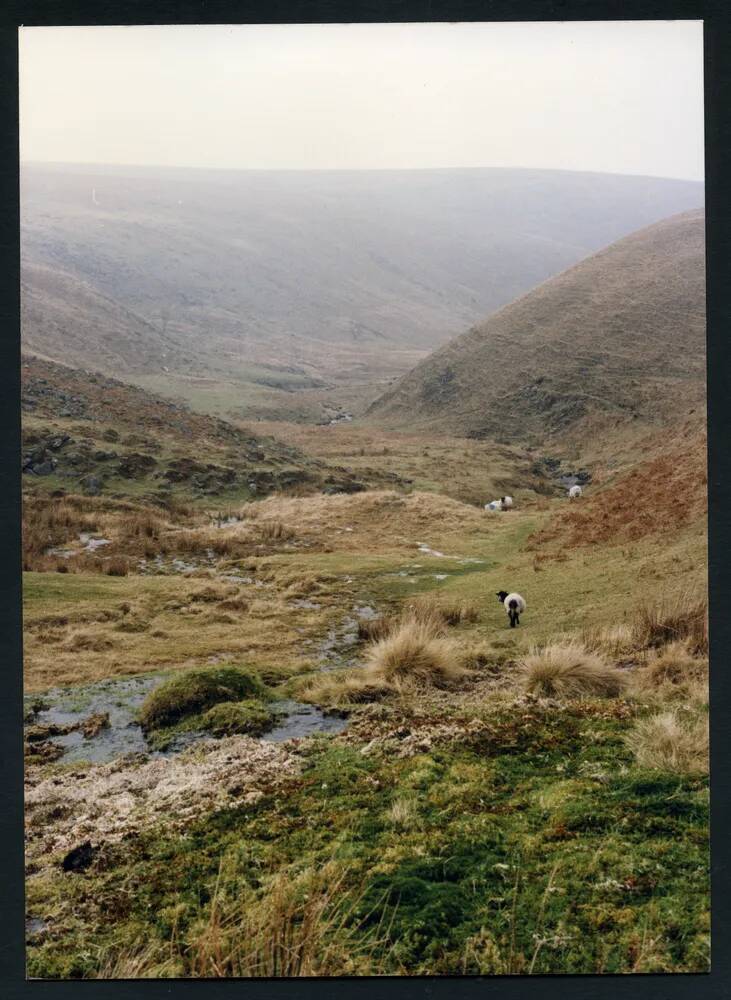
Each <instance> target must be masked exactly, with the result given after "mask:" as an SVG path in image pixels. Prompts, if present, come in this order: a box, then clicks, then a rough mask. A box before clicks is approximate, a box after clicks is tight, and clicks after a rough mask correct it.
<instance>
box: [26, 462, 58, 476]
mask: <svg viewBox="0 0 731 1000" xmlns="http://www.w3.org/2000/svg"><path fill="white" fill-rule="evenodd" d="M55 470H56V462H55V460H54V459H52V458H48V459H46V460H45V461H44V462H40V463H39V464H38V465H32V466H30V468H29V471H30V472H32V473H33V475H34V476H50V475H51V474H52V473H53V472H55Z"/></svg>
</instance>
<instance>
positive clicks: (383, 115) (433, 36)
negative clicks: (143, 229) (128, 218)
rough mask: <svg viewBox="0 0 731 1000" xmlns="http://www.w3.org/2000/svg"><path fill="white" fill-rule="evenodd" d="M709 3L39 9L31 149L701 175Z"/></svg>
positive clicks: (26, 65) (30, 59)
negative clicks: (639, 7)
mask: <svg viewBox="0 0 731 1000" xmlns="http://www.w3.org/2000/svg"><path fill="white" fill-rule="evenodd" d="M702 29H703V25H702V22H701V21H611V22H516V23H514V22H504V23H496V22H471V23H457V24H447V23H433V22H431V23H425V24H398V23H396V24H375V25H373V24H351V25H343V24H326V25H228V26H227V25H190V26H188V25H185V26H183V25H172V26H171V25H168V26H165V25H159V26H151V27H143V26H117V27H98V26H93V27H92V26H87V27H55V28H45V27H43V28H41V27H30V28H21V29H20V30H19V50H20V133H21V136H20V138H21V143H20V149H21V162H23V163H26V164H49V165H50V164H56V165H68V166H110V167H139V168H160V169H167V168H180V169H186V168H187V169H198V170H237V171H238V170H240V171H254V170H258V171H316V170H319V171H324V170H330V171H349V172H350V171H359V170H360V171H368V170H393V171H396V170H480V169H482V170H487V169H521V170H558V171H570V172H586V173H610V174H620V175H629V176H640V177H658V178H670V179H679V180H691V181H702V180H703V178H704V150H703V47H702Z"/></svg>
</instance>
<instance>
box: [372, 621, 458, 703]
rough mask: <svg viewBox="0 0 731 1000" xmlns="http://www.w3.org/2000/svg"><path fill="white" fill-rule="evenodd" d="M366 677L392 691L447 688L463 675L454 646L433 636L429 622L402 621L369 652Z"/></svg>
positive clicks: (438, 636)
mask: <svg viewBox="0 0 731 1000" xmlns="http://www.w3.org/2000/svg"><path fill="white" fill-rule="evenodd" d="M365 673H366V677H367V679H368V680H380V681H384V682H385V683H387V684H389V685H393V687H394V688H397V689H398V688H399V687H401V686H404V685H405V686H417V687H422V686H433V687H449V686H450V685H452V684H453V683H454V682H455V681H458V680H459V679H461V678H462V677H463V676H464V675H465V674H466V673H467V671H466V669H465V667H464V666H463V665H462V663H461V662H460V656H459V650H458V648H457V646H456V645H455V643H453V642H452V641H451V640H449V639H445V638H443V637H441V636H440V635H435V632H434V628H433V626H432V624H431V623H430V622H423V621H404V622H403V623H402V624H401V625H400V626H399V627H398V628H397V629H396V631H394V632H392V633H391V634H390V635H388V636H386V638H384V639H381V640H380V642H377V643H375V644H374V645H373V646H371V648H370V649H369V650H368V653H367V656H366V668H365Z"/></svg>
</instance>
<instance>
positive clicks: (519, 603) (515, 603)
mask: <svg viewBox="0 0 731 1000" xmlns="http://www.w3.org/2000/svg"><path fill="white" fill-rule="evenodd" d="M495 596H496V597H497V599H498V600H499V601H500V603H501V604H504V605H505V610H506V611H507V613H508V618H509V619H510V627H511V628H515V626H516V625H520V616H521V615H522V614H523V612H524V611H525V599H524V598H523V597H521V596H520V594H516V593H512V594H509V593H508V592H507V590H499V591H498V592H497V594H496V595H495Z"/></svg>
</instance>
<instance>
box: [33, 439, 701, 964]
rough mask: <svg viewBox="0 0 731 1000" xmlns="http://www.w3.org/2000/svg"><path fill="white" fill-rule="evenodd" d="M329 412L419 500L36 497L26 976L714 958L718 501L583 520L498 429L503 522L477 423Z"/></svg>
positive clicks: (396, 496)
mask: <svg viewBox="0 0 731 1000" xmlns="http://www.w3.org/2000/svg"><path fill="white" fill-rule="evenodd" d="M267 429H269V428H267ZM272 429H273V428H272ZM299 433H300V432H299V431H296V430H295V429H292V439H291V443H294V444H297V446H298V447H301V448H303V450H305V451H307V448H306V442H305V441H303V440H294V438H295V437H296V435H297V434H299ZM302 433H304V432H302ZM308 433H309V432H308ZM339 433H341V438H340V440H343V435H351V437H350V438H349V439H348V445H347V447H348V449H349V452H350V454H349V457H348V465H349V467H353V468H354V469H355V471H356V473H357V458H358V454H359V451H360V450H361V449H362V455H360V458H361V459H362V461H363V463H364V465H365V464H368V465H369V466H376V465H377V466H378V467H379V468H380V469H381V470H385V471H389V470H390V465H389V463H390V462H391V461H392V453H393V452H394V451H398V449H399V448H402V449H410V454H411V455H412V456H413V463H414V465H413V469H412V470H411V476H412V478H413V480H414V481H415V482H414V484H413V487H414V489H413V492H409V493H402V492H395V491H391V490H388V489H369V490H366V491H363V492H359V493H355V494H350V495H346V494H335V495H330V496H327V495H323V494H317V495H311V496H299V497H297V496H283V495H279V496H272V497H269V498H268V499H264V500H259V501H256V502H252V503H247V504H244V505H243V506H239V507H234V506H232V507H231V509H227V510H225V511H214V510H211V509H205V508H204V507H203V506H201V505H197V506H189V507H187V508H185V507H182V506H181V507H180V508H179V509H178V510H177V511H173V510H172V509H163V508H162V507H159V508H156V507H152V506H151V505H150V504H149V503H142V502H140V503H133V504H127V505H126V506H125V505H121V506H120V507H119V509H115V508H114V505H113V504H111V505H110V504H109V502H108V501H106V500H104V499H103V498H100V497H96V498H95V497H72V496H66V497H63V498H59V499H51V498H50V497H49V496H48V494H43V495H42V494H35V495H34V498H30V499H29V500H28V501H27V504H26V508H27V509H28V510H29V511H30V512H31V515H32V516H34V517H35V518H36V520H37V519H38V518H40V517H41V513H42V516H43V517H45V518H46V519H47V523H48V524H49V525H51V527H50V528H49V531H51V532H52V533H53V537H54V553H53V554H52V556H51V558H52V559H55V560H56V566H55V568H54V569H51V568H49V567H48V566H47V564H46V563H43V564H41V563H40V562H39V563H38V565H39V566H42V568H43V571H38V570H34V569H29V571H28V572H27V573H26V574H25V584H24V599H25V671H26V691H27V698H26V701H27V713H28V714H27V719H26V722H27V726H26V736H27V743H26V752H27V767H26V802H27V823H28V835H27V861H28V879H27V918H28V924H27V932H28V972H29V975H31V976H34V977H50V978H57V977H61V978H66V977H92V978H94V977H112V978H114V977H124V978H130V977H158V976H204V977H206V976H290V975H291V976H296V975H369V974H374V975H380V974H386V975H431V974H450V975H458V974H506V973H508V974H509V973H516V974H519V973H597V972H607V973H612V972H623V973H629V972H660V971H662V972H670V971H672V972H682V971H705V970H707V968H708V962H709V942H708V935H709V897H708V893H709V886H708V879H709V871H708V832H707V831H708V828H707V822H708V816H707V812H708V780H707V745H706V744H705V743H704V736H703V733H704V728H703V727H704V725H705V726H706V727H707V716H706V712H707V687H706V680H705V678H706V676H707V660H706V655H707V646H706V643H707V640H706V639H705V637H704V636H705V633H704V634H703V635H701V634H700V633H699V626H698V615H699V614H701V615H702V611H701V612H699V611H698V607H699V606H702V601H703V584H704V577H705V530H704V521H703V518H702V517H700V518H699V517H694V518H693V519H691V520H689V521H688V523H679V524H677V525H675V526H674V529H673V532H672V534H666V535H663V534H662V532H658V531H657V526H645V528H643V531H642V532H635V533H634V535H632V537H629V538H622V537H618V536H617V535H616V534H615V535H613V536H612V537H609V538H605V539H603V540H601V541H599V542H594V543H593V544H588V543H586V544H583V543H582V542H581V541H580V539H579V540H577V538H576V537H575V536H574V535H572V534H571V532H570V531H568V528H567V529H566V530H564V526H563V525H564V522H565V523H566V525H569V522H571V519H572V518H575V517H576V516H578V515H577V513H576V511H580V510H581V508H579V507H577V508H576V510H570V509H569V505H568V503H567V501H566V500H565V499H564V498H559V497H557V496H551V497H549V496H540V495H539V494H537V493H535V492H529V489H530V485H531V484H533V485H535V482H534V478H533V474H532V473H531V472H530V463H529V462H528V461H527V460H526V459H525V457H523V458H520V457H516V455H515V454H513V453H511V450H510V449H506V450H505V451H504V452H503V455H502V458H500V455H499V453H497V452H495V451H494V450H493V455H494V456H495V462H496V463H497V464H493V465H492V467H491V469H490V472H489V477H486V480H485V482H484V483H481V484H480V485H479V487H474V486H473V487H472V489H474V491H475V493H478V492H479V493H481V494H482V495H481V497H480V499H482V500H483V502H484V500H487V499H492V496H491V495H489V494H488V495H485V493H484V491H485V490H487V489H489V488H493V487H494V486H495V483H498V484H499V483H500V482H502V481H503V480H507V481H509V476H510V472H511V470H512V471H513V474H514V475H522V476H524V477H525V479H524V480H523V482H524V486H522V487H521V489H522V490H524V491H525V492H524V494H522V497H523V499H522V502H519V503H517V504H516V507H517V509H515V510H512V511H506V512H502V513H493V514H491V513H487V512H485V511H483V510H482V509H481V507H477V506H475V505H474V504H475V502H476V499H477V497H476V496H472V495H470V483H469V480H468V478H467V477H466V474H465V471H464V470H465V469H466V468H467V467H468V465H469V462H472V463H473V467H474V463H475V458H476V455H478V453H479V450H480V448H482V447H483V446H482V445H480V444H479V443H476V442H474V443H469V444H463V446H462V447H464V449H465V450H467V449H472V451H473V454H472V455H471V457H470V458H469V462H464V464H463V466H462V468H461V469H457V468H456V467H455V468H454V469H451V470H450V468H449V463H448V461H446V462H445V459H448V452H449V451H450V445H449V442H447V441H446V440H445V441H443V442H438V441H434V442H430V443H429V444H423V443H421V444H419V443H417V442H416V439H413V440H412V439H409V438H408V436H406V437H404V436H401V437H397V436H394V437H393V438H392V440H391V443H390V444H383V443H382V440H380V439H379V440H378V441H376V440H370V441H369V440H368V439H367V433H370V432H366V431H360V430H357V431H356V430H353V431H350V430H347V429H346V430H343V431H342V432H339ZM353 435H355V437H353ZM358 435H360V437H359V436H358ZM331 440H332V441H337V440H338V439H337V438H331ZM379 452H380V454H379ZM435 454H436V455H437V458H434V455H435ZM452 454H453V458H454V461H455V463H457V462H458V461H459V454H458V453H457V452H455V451H454V449H452ZM353 456H355V460H353ZM319 457H322V455H320V456H319ZM335 460H337V459H335ZM340 460H342V458H341V459H340ZM500 462H502V463H503V465H504V467H501V466H500ZM521 462H522V463H523V464H522V465H521ZM399 463H400V464H399V470H400V472H401V473H402V474H403V473H404V465H403V456H401V457H400V458H399ZM516 469H522V472H520V473H518V472H516ZM408 471H409V470H408V469H407V470H406V472H407V473H408ZM463 476H464V482H462V478H463ZM585 499H586V498H585ZM582 502H583V501H582ZM591 503H592V500H591V498H588V499H586V506H585V507H584V508H583V510H585V511H591V510H592V507H591ZM34 504H36V506H33V505H34ZM49 505H50V506H49ZM587 516H588V515H587ZM597 516H599V515H597ZM601 516H603V515H601ZM54 519H55V520H54ZM44 523H45V522H44ZM571 523H573V522H571ZM62 536H63V537H62ZM94 540H96V543H97V545H96V547H95V546H94V545H92V547H91V549H90V548H89V546H90V542H92V543H93V542H94ZM39 544H40V543H39ZM38 551H39V553H40V552H41V550H40V548H39V550H38ZM34 558H35V557H34ZM38 558H39V559H41V558H42V559H48V558H49V556H48V553H47V551H46V550H43V553H42V554H40V555H38ZM115 559H117V560H120V559H123V560H124V566H123V568H122V569H120V571H119V572H120V574H121V575H114V573H113V572H111V573H110V572H109V570H110V567H111V566H112V565H113V561H114V560H115ZM94 560H96V562H94ZM28 565H29V566H32V565H35V564H34V563H33V561H32V560H31V561H30V562H29V563H28ZM56 570H60V571H56ZM502 589H506V590H517V591H519V592H520V593H521V594H523V595H524V596H525V598H526V600H527V604H528V608H527V611H526V613H525V615H524V616H523V618H522V620H521V624H520V627H519V628H518V629H515V630H511V629H510V628H509V627H508V622H507V617H506V615H505V612H504V609H503V608H502V607H501V606H500V605H499V603H498V601H497V598H496V596H495V594H496V592H497V591H499V590H502ZM699 595H701V596H700V597H699ZM699 602H700V603H699ZM702 631H703V629H702V627H701V632H702ZM389 644H390V645H389ZM409 644H410V645H409ZM407 646H409V648H408V649H407V648H406V647H407ZM556 649H558V650H559V652H558V653H555V650H556ZM551 650H553V651H554V652H553V653H551ZM567 650H568V652H566V651H567ZM577 650H578V652H577ZM554 654H555V655H556V656H557V657H558V658H559V659H561V658H563V659H561V664H560V666H559V668H558V673H559V674H560V677H559V679H558V680H556V676H558V674H556V675H552V677H553V679H551V678H550V677H549V678H548V680H547V679H546V677H547V674H546V669H545V668H546V662H547V661H548V660H550V659H551V656H553V655H554ZM572 656H573V657H574V658H575V659H576V658H577V657H578V661H579V663H578V667H576V666H575V665H572V664H573V661H572V664H568V667H567V669H568V672H569V674H570V673H571V671H572V670H573V671H574V674H571V677H574V675H575V674H576V672H577V671H578V673H579V675H581V676H580V680H579V682H578V686H577V683H574V681H572V682H571V683H573V684H574V686H573V687H571V684H568V683H567V682H566V681H565V677H566V676H568V674H566V673H565V672H564V673H562V672H561V671H564V667H566V666H567V665H566V664H565V663H564V660H566V658H567V657H568V658H570V657H572ZM587 663H590V666H589V667H586V664H587ZM229 667H231V668H235V669H234V670H232V671H230V672H229V673H227V671H228V668H229ZM412 667H413V670H412V672H411V675H409V670H410V669H411V668H412ZM551 669H553V668H551ZM236 671H239V673H237V672H236ZM242 671H243V673H241V672H242ZM216 672H218V673H216ZM548 673H549V674H550V670H549V671H548ZM201 674H204V675H205V676H204V677H203V680H201ZM214 675H215V678H216V680H215V684H216V685H217V688H216V690H218V691H219V692H220V691H221V690H224V691H228V688H227V685H229V686H231V685H233V686H235V685H236V684H242V685H246V684H249V685H250V690H249V688H246V693H245V694H242V692H243V691H244V687H242V688H241V690H240V691H239V693H238V694H237V695H236V696H234V695H233V694H230V693H229V694H224V695H220V693H219V694H216V695H210V696H209V693H208V689H206V692H205V695H201V694H200V691H202V690H203V688H201V685H205V683H207V681H206V677H207V678H209V679H210V678H212V677H214ZM587 676H588V677H589V680H588V681H587V680H586V677H587ZM252 678H253V680H252ZM597 678H599V679H598V680H597ZM137 680H139V682H140V684H141V687H140V688H139V696H137V695H134V697H133V696H132V695H130V693H129V692H130V690H132V688H130V687H129V685H130V684H132V683H133V682H134V683H136V682H137ZM117 682H119V683H120V684H121V685H122V686H121V687H120V686H117V687H115V686H114V685H115V684H117ZM110 685H111V686H110ZM125 685H127V686H125ZM186 685H187V687H186ZM196 685H198V686H197V687H196ZM562 685H563V686H562ZM582 685H583V687H582ZM194 688H195V690H193V689H194ZM135 690H137V689H135ZM231 690H233V688H231ZM156 691H157V692H158V694H157V695H156V693H155V692H156ZM160 692H163V693H165V697H166V698H168V701H165V700H164V697H163V694H161V693H160ZM156 698H157V700H155V699H156ZM176 698H177V699H178V701H177V702H176V701H175V699H176ZM185 698H187V699H188V702H189V703H190V705H191V706H194V707H191V708H190V709H186V710H185V711H183V709H182V708H181V707H180V705H181V704H182V699H185ZM196 698H197V699H198V701H196V700H195V699H196ZM130 699H131V700H130ZM206 699H207V700H206ZM229 703H230V704H229ZM171 705H172V709H171V708H170V706H171ZM313 706H316V709H315V708H313ZM163 709H164V711H167V712H168V715H167V716H165V717H164V718H163V714H162V713H163ZM54 711H55V712H56V715H54V714H53V712H54ZM89 711H92V712H93V713H97V714H98V715H99V716H100V721H99V722H98V728H97V731H96V733H91V735H86V733H84V734H83V735H82V730H80V729H79V728H78V726H77V724H76V722H75V721H74V722H73V723H69V720H77V719H79V718H81V717H82V716H84V715H85V714H88V712H89ZM186 711H187V713H188V714H187V715H186ZM155 712H157V713H158V714H157V715H155V714H154V713H155ZM105 713H108V718H107V719H106V721H105V720H104V719H103V718H102V717H103V716H104V714H105ZM145 713H147V715H145ZM212 713H213V714H212ZM277 713H279V714H277ZM297 713H300V716H301V719H302V720H306V724H305V723H303V724H302V725H304V728H302V726H300V728H299V729H297V727H296V724H295V723H292V722H291V720H292V719H296V716H297ZM308 713H309V714H308ZM214 716H215V719H214ZM145 718H147V720H148V721H147V723H145ZM140 719H141V720H142V722H143V726H144V725H147V728H146V729H145V731H144V732H142V731H141V730H140V726H139V721H138V720H140ZM161 719H162V720H163V721H160V720H161ZM283 719H284V721H283ZM54 720H55V723H54ZM64 720H65V722H66V724H67V726H68V725H71V726H72V728H71V729H68V728H67V731H65V732H64V731H63V729H64V725H63V723H64ZM150 720H152V721H150ZM658 720H659V721H658ZM54 724H55V725H56V727H57V730H56V731H55V732H54V730H53V725H54ZM287 725H295V728H294V729H289V730H288V729H287V728H286V726H287ZM74 726H75V727H76V728H73V727H74ZM216 726H217V727H218V728H216ZM277 726H279V727H280V729H283V732H281V733H280V732H279V730H278V729H277ZM308 726H309V728H308ZM93 728H94V727H93V726H92V729H93ZM87 729H88V726H87ZM123 730H125V731H128V735H129V734H131V737H130V738H132V737H134V739H135V740H137V741H138V745H137V750H139V749H140V748H142V749H143V750H144V753H142V754H139V753H135V752H132V753H131V752H130V751H132V750H134V741H133V742H131V743H130V742H125V739H126V737H125V738H122V736H120V734H122V733H123ZM88 731H89V732H91V730H88ZM277 733H279V735H277ZM291 733H297V735H298V736H300V737H301V738H294V739H292V738H287V737H288V735H289V734H291ZM212 737H213V738H212ZM59 741H60V742H59ZM95 741H98V742H96V743H95ZM145 741H147V745H146V744H145ZM61 746H62V747H63V750H62V751H59V747H61ZM95 746H98V747H106V748H107V750H105V752H104V753H100V752H95V750H94V747H95ZM110 747H111V748H112V749H111V750H109V748H110ZM120 747H122V750H123V751H124V752H122V751H120V750H119V748H120ZM69 748H72V750H73V752H69ZM115 748H116V749H115ZM151 751H152V755H150V752H151ZM90 761H92V762H91V763H90Z"/></svg>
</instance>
